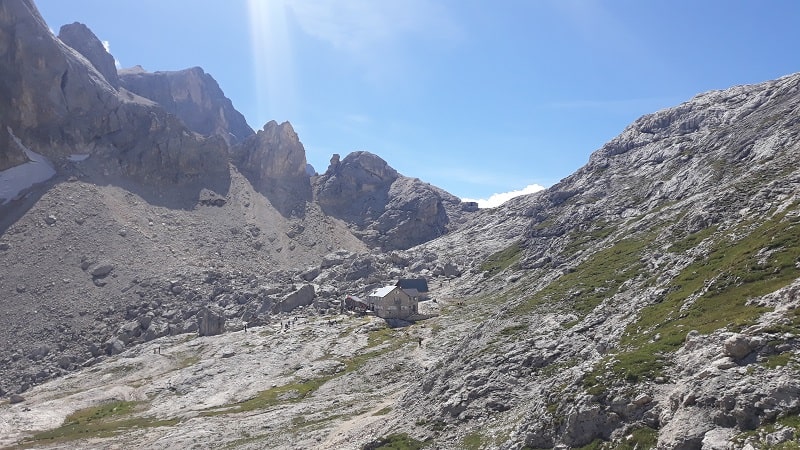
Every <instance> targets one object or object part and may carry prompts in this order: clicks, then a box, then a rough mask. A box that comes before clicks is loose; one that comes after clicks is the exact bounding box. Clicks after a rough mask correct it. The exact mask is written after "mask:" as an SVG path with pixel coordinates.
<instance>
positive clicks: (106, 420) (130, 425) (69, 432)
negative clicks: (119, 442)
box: [20, 401, 178, 448]
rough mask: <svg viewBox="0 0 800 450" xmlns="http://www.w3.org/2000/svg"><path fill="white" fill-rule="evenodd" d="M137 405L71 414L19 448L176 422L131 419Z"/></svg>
mask: <svg viewBox="0 0 800 450" xmlns="http://www.w3.org/2000/svg"><path fill="white" fill-rule="evenodd" d="M140 406H141V402H127V401H114V402H111V403H105V404H102V405H99V406H93V407H90V408H85V409H81V410H78V411H75V412H74V413H72V414H70V415H68V416H67V418H66V419H65V420H64V423H63V424H62V425H61V426H60V427H58V428H55V429H52V430H48V431H43V432H40V433H36V434H35V435H33V436H32V437H31V438H30V439H28V440H26V441H24V442H23V443H22V445H21V446H20V448H25V447H29V446H32V445H42V444H47V445H49V444H53V443H63V442H70V441H75V440H78V439H89V438H105V437H112V436H116V435H118V434H120V433H124V432H126V431H129V430H131V429H144V428H154V427H165V426H174V425H176V424H177V423H178V419H169V420H159V419H154V418H152V417H138V416H134V413H135V412H136V410H137V409H139V408H140Z"/></svg>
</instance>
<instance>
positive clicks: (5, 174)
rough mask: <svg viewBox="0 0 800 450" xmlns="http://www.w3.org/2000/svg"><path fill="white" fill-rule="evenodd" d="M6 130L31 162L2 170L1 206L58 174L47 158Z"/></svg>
mask: <svg viewBox="0 0 800 450" xmlns="http://www.w3.org/2000/svg"><path fill="white" fill-rule="evenodd" d="M6 129H7V130H8V134H10V135H11V139H13V140H14V142H15V143H16V144H17V146H18V147H19V148H20V150H22V151H23V152H24V153H25V156H27V157H28V160H29V161H28V162H26V163H23V164H20V165H18V166H14V167H12V168H10V169H6V170H0V204H2V205H5V204H6V203H8V202H10V201H11V200H13V199H15V198H16V197H17V196H18V195H19V194H20V193H21V192H22V191H24V190H26V189H29V188H31V187H32V186H33V185H35V184H37V183H42V182H44V181H47V180H49V179H50V178H52V177H53V175H55V174H56V169H55V168H54V167H53V164H52V163H51V162H50V161H49V160H48V159H47V158H45V157H44V156H42V155H40V154H38V153H36V152H34V151H33V150H31V149H29V148H28V147H26V146H25V145H24V144H23V143H22V141H20V140H19V138H18V137H16V136H15V135H14V132H13V131H11V127H7V128H6ZM84 159H85V158H84Z"/></svg>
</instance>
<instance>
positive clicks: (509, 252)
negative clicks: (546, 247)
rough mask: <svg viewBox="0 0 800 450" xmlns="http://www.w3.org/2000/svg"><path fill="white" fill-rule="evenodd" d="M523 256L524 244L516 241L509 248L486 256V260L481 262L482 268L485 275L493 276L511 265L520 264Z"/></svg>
mask: <svg viewBox="0 0 800 450" xmlns="http://www.w3.org/2000/svg"><path fill="white" fill-rule="evenodd" d="M521 257H522V246H520V243H519V242H515V243H513V244H511V245H510V246H509V247H508V248H506V249H504V250H500V251H499V252H497V253H494V254H492V255H490V256H489V257H488V258H486V261H484V262H483V264H481V267H480V269H481V271H482V272H483V275H484V276H485V277H491V276H494V275H497V274H498V273H500V272H502V271H504V270H506V269H508V268H509V267H511V266H516V265H517V264H519V260H520V258H521Z"/></svg>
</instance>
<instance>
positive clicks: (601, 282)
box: [514, 234, 653, 316]
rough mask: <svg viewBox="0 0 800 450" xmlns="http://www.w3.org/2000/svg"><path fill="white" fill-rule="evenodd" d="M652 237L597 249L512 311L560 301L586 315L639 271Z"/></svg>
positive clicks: (523, 311)
mask: <svg viewBox="0 0 800 450" xmlns="http://www.w3.org/2000/svg"><path fill="white" fill-rule="evenodd" d="M652 239H653V236H652V235H651V234H648V235H645V236H642V237H640V238H631V239H625V240H622V241H619V242H617V243H616V244H614V245H613V246H611V247H609V248H607V249H603V250H600V251H598V252H597V253H595V254H593V255H592V256H590V257H589V258H588V259H586V260H585V261H583V262H582V263H580V264H579V265H578V266H577V267H575V268H574V269H573V270H571V271H570V272H568V273H565V274H563V275H561V276H560V277H559V278H557V279H555V280H553V282H552V283H550V284H548V285H547V286H545V287H544V288H543V289H541V290H540V291H539V292H537V293H536V294H534V295H533V296H532V297H529V298H528V299H526V300H525V301H524V302H523V303H521V304H520V305H518V306H517V307H516V308H515V309H514V314H518V315H526V314H530V313H531V312H532V311H533V310H534V309H535V308H536V307H537V306H540V305H542V304H559V305H563V306H565V307H569V308H571V309H572V310H574V311H575V312H576V313H577V314H578V315H579V316H585V315H586V314H588V313H589V312H591V311H592V310H593V309H594V308H595V307H597V305H599V304H600V303H602V302H603V300H605V299H607V298H610V297H613V296H614V295H615V294H616V293H617V292H619V290H620V287H621V286H622V284H623V283H624V282H626V281H628V280H630V279H632V278H635V277H636V276H638V275H639V274H640V273H642V271H643V265H642V262H641V256H642V252H643V251H644V249H645V248H646V247H647V246H648V245H649V244H650V242H651V241H652Z"/></svg>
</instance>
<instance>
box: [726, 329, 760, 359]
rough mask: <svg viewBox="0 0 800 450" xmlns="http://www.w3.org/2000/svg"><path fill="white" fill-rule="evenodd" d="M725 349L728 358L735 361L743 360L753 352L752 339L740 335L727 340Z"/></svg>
mask: <svg viewBox="0 0 800 450" xmlns="http://www.w3.org/2000/svg"><path fill="white" fill-rule="evenodd" d="M723 349H724V352H725V355H726V356H730V357H731V358H733V359H735V360H739V359H742V358H744V357H745V356H747V355H749V354H750V352H752V351H753V347H752V343H751V342H750V339H748V337H747V336H745V335H743V334H738V333H737V334H734V335H733V336H731V337H729V338H728V339H726V340H725V342H724V343H723Z"/></svg>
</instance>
